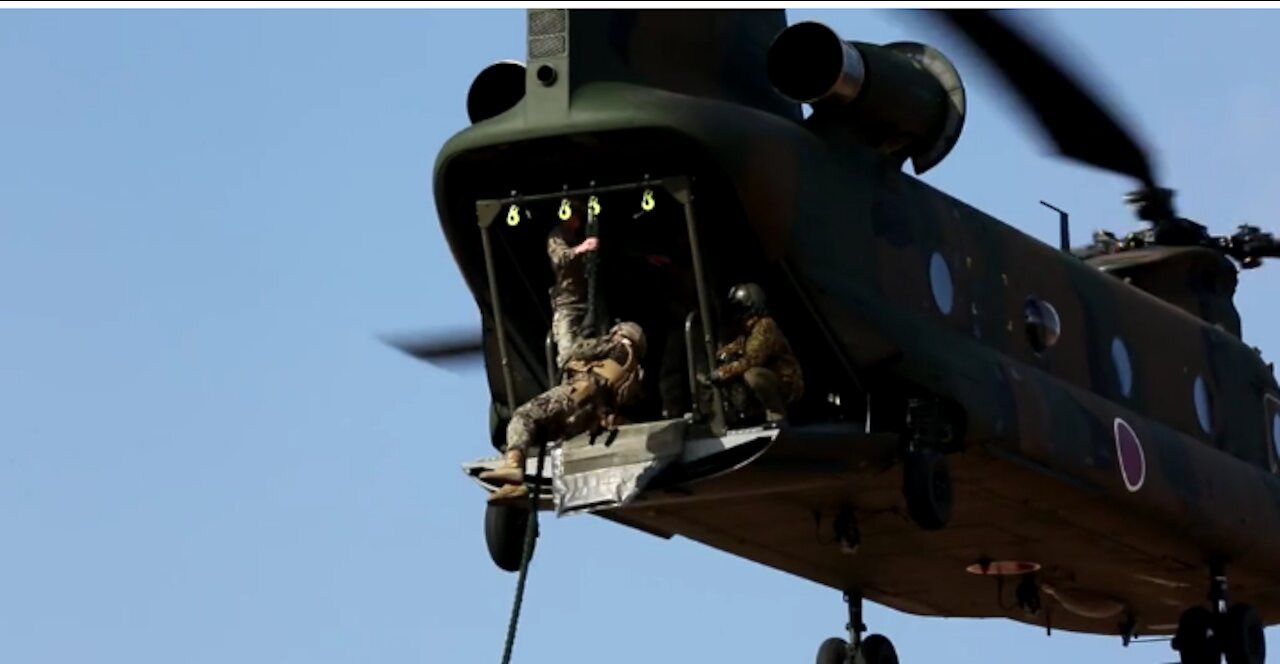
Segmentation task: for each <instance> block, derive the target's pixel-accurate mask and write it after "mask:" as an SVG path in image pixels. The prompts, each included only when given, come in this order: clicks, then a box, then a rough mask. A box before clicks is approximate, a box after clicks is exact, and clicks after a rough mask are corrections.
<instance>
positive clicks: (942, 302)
mask: <svg viewBox="0 0 1280 664" xmlns="http://www.w3.org/2000/svg"><path fill="white" fill-rule="evenodd" d="M929 286H930V287H931V288H932V289H933V303H934V304H936V305H937V306H938V311H941V312H942V313H943V315H949V314H950V313H951V307H952V306H954V304H955V287H954V285H953V284H952V283H951V268H949V267H947V261H946V259H944V258H943V257H942V254H940V253H938V252H936V251H935V252H933V257H932V258H930V259H929Z"/></svg>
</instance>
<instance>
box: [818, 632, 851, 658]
mask: <svg viewBox="0 0 1280 664" xmlns="http://www.w3.org/2000/svg"><path fill="white" fill-rule="evenodd" d="M848 661H849V644H848V643H845V640H844V639H837V638H830V639H827V640H826V641H823V642H822V645H821V646H820V647H819V648H818V664H848Z"/></svg>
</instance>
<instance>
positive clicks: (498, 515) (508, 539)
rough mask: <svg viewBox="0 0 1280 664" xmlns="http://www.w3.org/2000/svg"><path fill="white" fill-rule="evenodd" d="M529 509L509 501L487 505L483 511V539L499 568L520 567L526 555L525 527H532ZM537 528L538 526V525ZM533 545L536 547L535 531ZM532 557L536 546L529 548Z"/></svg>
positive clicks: (515, 569)
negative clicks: (503, 503) (530, 525)
mask: <svg viewBox="0 0 1280 664" xmlns="http://www.w3.org/2000/svg"><path fill="white" fill-rule="evenodd" d="M529 517H530V513H529V510H527V509H524V508H520V507H511V506H510V505H486V506H485V512H484V543H485V544H486V545H487V546H488V547H489V557H490V558H492V559H493V564H495V565H497V566H498V568H499V569H501V570H504V571H507V572H518V571H520V562H521V558H523V557H524V537H525V529H526V528H528V527H529ZM535 528H536V526H535ZM534 536H535V537H534V540H533V541H534V544H533V548H535V549H536V548H537V542H538V540H537V533H536V532H535V533H534ZM529 558H530V559H531V560H532V559H533V550H532V549H531V550H530V551H529Z"/></svg>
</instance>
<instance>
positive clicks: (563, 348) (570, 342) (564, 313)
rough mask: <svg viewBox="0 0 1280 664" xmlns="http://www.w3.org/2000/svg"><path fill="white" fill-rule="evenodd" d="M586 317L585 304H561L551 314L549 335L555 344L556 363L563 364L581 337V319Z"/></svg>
mask: <svg viewBox="0 0 1280 664" xmlns="http://www.w3.org/2000/svg"><path fill="white" fill-rule="evenodd" d="M586 317H587V305H585V304H562V305H560V306H558V307H556V308H555V311H554V312H553V313H552V314H551V337H552V339H554V340H555V344H556V364H559V365H561V366H564V363H565V360H566V358H568V357H569V354H570V352H572V351H573V347H574V346H575V345H577V343H578V339H580V338H581V337H582V334H581V329H582V321H583V320H584V319H586Z"/></svg>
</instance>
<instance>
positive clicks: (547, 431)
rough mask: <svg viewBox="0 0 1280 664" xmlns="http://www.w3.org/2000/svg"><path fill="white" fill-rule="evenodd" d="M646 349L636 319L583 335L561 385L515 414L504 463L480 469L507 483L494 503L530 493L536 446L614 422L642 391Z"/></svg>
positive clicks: (495, 495) (486, 476) (482, 476)
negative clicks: (528, 474)
mask: <svg viewBox="0 0 1280 664" xmlns="http://www.w3.org/2000/svg"><path fill="white" fill-rule="evenodd" d="M644 353H645V338H644V331H643V330H641V329H640V326H639V325H636V324H635V323H631V322H621V323H618V324H617V325H614V326H613V328H612V329H610V330H609V334H608V336H604V337H599V338H595V339H582V340H580V341H579V342H578V344H577V347H576V348H574V352H573V354H572V355H571V356H570V357H569V358H568V359H567V361H566V362H565V363H564V366H565V371H564V375H563V378H562V379H561V382H560V385H558V386H556V387H553V388H551V389H550V390H547V391H546V392H543V393H542V394H540V395H538V396H536V397H534V398H533V399H531V400H529V401H528V402H527V403H525V404H524V405H522V406H520V407H519V408H517V409H516V411H515V413H513V414H512V417H511V422H510V423H509V424H508V425H507V446H506V452H505V457H506V458H505V459H504V460H503V464H502V465H501V466H499V467H498V468H495V469H494V470H490V471H486V472H484V473H481V474H480V479H481V480H485V481H492V482H500V483H503V484H505V486H503V487H502V488H500V489H498V490H497V491H495V492H494V493H493V495H491V496H490V497H489V502H491V503H498V502H507V501H512V500H519V499H521V498H526V497H527V496H528V489H527V488H526V487H525V485H524V462H525V454H526V453H527V452H528V450H529V447H530V446H531V445H533V444H535V443H536V444H537V445H539V446H541V445H545V444H546V443H547V442H548V441H554V440H562V439H566V438H572V437H574V436H576V435H578V434H581V433H584V432H586V431H590V430H592V429H597V430H599V429H605V428H610V427H612V426H613V420H614V416H615V415H616V413H617V409H618V408H619V407H621V406H624V405H627V404H629V403H631V402H633V401H634V400H635V399H636V398H637V397H638V396H639V394H640V382H641V368H640V362H641V361H642V360H643V359H644Z"/></svg>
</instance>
